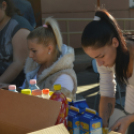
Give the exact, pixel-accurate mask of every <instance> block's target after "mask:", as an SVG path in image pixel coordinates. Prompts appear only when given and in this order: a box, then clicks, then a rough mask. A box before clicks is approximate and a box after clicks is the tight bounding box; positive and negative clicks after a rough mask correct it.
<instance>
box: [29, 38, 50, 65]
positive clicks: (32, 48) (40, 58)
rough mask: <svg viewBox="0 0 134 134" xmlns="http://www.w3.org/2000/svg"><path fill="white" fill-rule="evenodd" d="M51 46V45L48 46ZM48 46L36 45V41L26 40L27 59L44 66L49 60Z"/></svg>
mask: <svg viewBox="0 0 134 134" xmlns="http://www.w3.org/2000/svg"><path fill="white" fill-rule="evenodd" d="M49 45H51V44H49ZM49 45H46V46H45V45H43V44H37V39H36V38H35V39H30V40H28V47H29V57H30V58H32V59H33V60H34V61H35V62H37V63H38V64H44V63H46V62H47V61H48V60H49V59H50V54H51V51H52V50H51V47H49Z"/></svg>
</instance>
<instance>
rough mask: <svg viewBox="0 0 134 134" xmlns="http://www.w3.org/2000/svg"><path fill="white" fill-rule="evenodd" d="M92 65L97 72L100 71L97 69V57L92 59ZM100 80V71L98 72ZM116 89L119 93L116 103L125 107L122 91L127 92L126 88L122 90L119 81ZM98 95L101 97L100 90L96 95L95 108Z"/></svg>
mask: <svg viewBox="0 0 134 134" xmlns="http://www.w3.org/2000/svg"><path fill="white" fill-rule="evenodd" d="M92 67H93V71H94V72H95V73H98V69H97V65H96V60H95V59H93V60H92ZM98 80H99V73H98ZM116 89H117V92H118V93H119V100H116V103H117V104H120V105H121V107H122V108H124V98H123V97H122V95H121V92H125V90H124V89H123V90H122V89H121V87H120V85H119V84H118V83H117V87H116ZM98 97H99V92H98V94H97V95H96V97H95V104H94V109H96V105H97V100H98Z"/></svg>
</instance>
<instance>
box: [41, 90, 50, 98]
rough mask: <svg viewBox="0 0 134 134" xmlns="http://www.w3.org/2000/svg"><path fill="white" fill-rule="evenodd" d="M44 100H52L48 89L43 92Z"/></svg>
mask: <svg viewBox="0 0 134 134" xmlns="http://www.w3.org/2000/svg"><path fill="white" fill-rule="evenodd" d="M42 98H43V99H49V98H50V95H49V89H48V88H46V89H43V90H42Z"/></svg>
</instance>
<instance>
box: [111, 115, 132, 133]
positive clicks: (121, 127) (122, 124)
mask: <svg viewBox="0 0 134 134" xmlns="http://www.w3.org/2000/svg"><path fill="white" fill-rule="evenodd" d="M133 116H134V115H128V116H124V117H122V118H120V119H119V120H117V121H116V123H115V124H114V125H113V126H112V127H111V128H110V130H111V131H115V132H118V133H121V134H125V132H126V130H127V129H128V127H129V125H130V124H131V122H133V121H132V119H133V118H134V117H133Z"/></svg>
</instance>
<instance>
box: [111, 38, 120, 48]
mask: <svg viewBox="0 0 134 134" xmlns="http://www.w3.org/2000/svg"><path fill="white" fill-rule="evenodd" d="M112 45H113V47H118V46H119V41H118V40H117V38H116V37H113V39H112Z"/></svg>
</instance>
